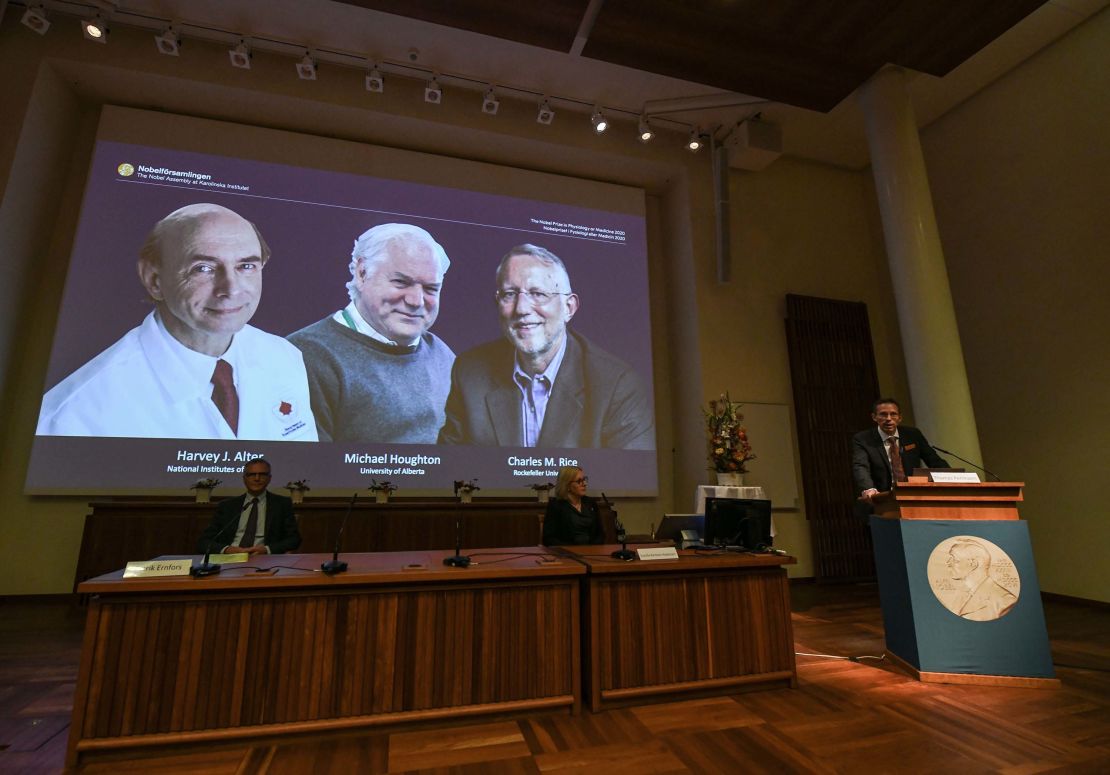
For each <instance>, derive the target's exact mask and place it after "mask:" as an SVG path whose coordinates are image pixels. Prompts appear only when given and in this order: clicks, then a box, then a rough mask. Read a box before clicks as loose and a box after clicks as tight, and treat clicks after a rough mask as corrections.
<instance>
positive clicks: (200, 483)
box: [189, 479, 220, 490]
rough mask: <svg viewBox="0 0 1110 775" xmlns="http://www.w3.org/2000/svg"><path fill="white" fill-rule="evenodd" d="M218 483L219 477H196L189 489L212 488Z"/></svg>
mask: <svg viewBox="0 0 1110 775" xmlns="http://www.w3.org/2000/svg"><path fill="white" fill-rule="evenodd" d="M219 484H220V480H219V479H197V481H196V484H194V485H193V486H192V487H190V488H189V489H190V490H212V489H214V488H216V487H218V486H219Z"/></svg>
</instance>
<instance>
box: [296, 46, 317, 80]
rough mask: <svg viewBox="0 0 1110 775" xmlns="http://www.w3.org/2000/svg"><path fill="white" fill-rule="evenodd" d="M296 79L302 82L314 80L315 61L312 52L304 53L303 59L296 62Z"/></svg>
mask: <svg viewBox="0 0 1110 775" xmlns="http://www.w3.org/2000/svg"><path fill="white" fill-rule="evenodd" d="M297 77H298V78H300V79H301V80H302V81H315V80H316V60H315V59H313V58H312V52H310V51H306V52H304V57H302V58H301V61H300V62H297Z"/></svg>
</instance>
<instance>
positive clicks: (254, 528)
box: [220, 361, 258, 549]
mask: <svg viewBox="0 0 1110 775" xmlns="http://www.w3.org/2000/svg"><path fill="white" fill-rule="evenodd" d="M220 363H223V361H220ZM257 532H258V498H251V513H250V516H248V517H247V526H246V527H244V528H243V540H242V541H240V542H239V546H241V547H243V548H244V549H246V548H247V547H248V546H254V534H255V533H257Z"/></svg>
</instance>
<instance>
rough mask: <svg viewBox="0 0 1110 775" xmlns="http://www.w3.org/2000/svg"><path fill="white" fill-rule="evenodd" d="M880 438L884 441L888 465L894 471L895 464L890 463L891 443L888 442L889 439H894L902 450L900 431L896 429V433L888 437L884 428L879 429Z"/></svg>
mask: <svg viewBox="0 0 1110 775" xmlns="http://www.w3.org/2000/svg"><path fill="white" fill-rule="evenodd" d="M876 427H877V426H876ZM879 438H881V439H882V440H883V452H885V453H886V462H887V465H889V466H890V470H891V471H893V470H894V464H893V463H891V462H890V443H889V442H888V441H887V440H888V439H894V440H895V443H896V444H897V445H898V449H901V448H902V440H901V438H899V436H898V429H897V428H895V429H894V433H892V434H890V435H887V433H886V431H884V430H883V429H882V428H879Z"/></svg>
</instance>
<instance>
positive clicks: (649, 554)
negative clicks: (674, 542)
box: [636, 546, 678, 560]
mask: <svg viewBox="0 0 1110 775" xmlns="http://www.w3.org/2000/svg"><path fill="white" fill-rule="evenodd" d="M636 556H637V557H639V558H640V559H641V560H677V559H678V550H677V549H675V548H674V547H673V546H659V547H654V546H653V547H651V548H650V549H637V550H636Z"/></svg>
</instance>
